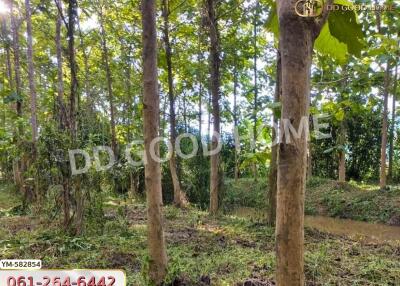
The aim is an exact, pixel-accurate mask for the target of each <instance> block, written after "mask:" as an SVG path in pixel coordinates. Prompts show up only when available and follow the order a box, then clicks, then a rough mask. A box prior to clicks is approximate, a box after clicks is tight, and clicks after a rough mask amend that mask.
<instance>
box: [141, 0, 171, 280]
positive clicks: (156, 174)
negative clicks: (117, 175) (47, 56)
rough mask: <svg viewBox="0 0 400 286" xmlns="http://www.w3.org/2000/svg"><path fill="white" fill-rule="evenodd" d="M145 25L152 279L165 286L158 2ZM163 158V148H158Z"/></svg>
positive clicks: (151, 0) (146, 3)
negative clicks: (156, 157)
mask: <svg viewBox="0 0 400 286" xmlns="http://www.w3.org/2000/svg"><path fill="white" fill-rule="evenodd" d="M141 9H142V25H143V90H144V98H143V101H144V102H143V123H144V144H145V153H146V156H147V160H148V163H147V164H146V165H145V184H146V192H147V216H148V217H147V219H148V247H149V254H150V262H149V264H150V265H149V268H150V269H149V275H150V279H151V281H152V283H154V284H156V285H161V284H162V282H163V280H164V278H165V275H166V267H167V254H166V250H165V239H164V231H163V216H162V193H161V192H162V190H161V169H160V164H159V163H158V162H156V161H154V159H153V158H152V157H151V155H150V144H151V142H152V140H154V139H155V138H156V137H157V136H158V128H159V122H160V118H159V113H160V107H159V104H160V97H159V93H158V81H157V34H156V5H155V0H143V1H142V7H141ZM154 151H155V153H156V155H158V154H159V151H160V150H159V144H156V146H155V150H154Z"/></svg>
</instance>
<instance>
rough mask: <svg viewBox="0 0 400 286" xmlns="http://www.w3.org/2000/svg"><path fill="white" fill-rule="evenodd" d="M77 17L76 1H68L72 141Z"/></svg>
mask: <svg viewBox="0 0 400 286" xmlns="http://www.w3.org/2000/svg"><path fill="white" fill-rule="evenodd" d="M77 18H78V2H77V0H69V1H68V56H69V66H70V72H71V89H70V96H69V114H68V126H69V129H70V132H71V137H72V139H73V141H75V140H76V136H77V122H76V102H77V98H78V78H77V72H78V67H77V63H76V52H75V25H76V21H77Z"/></svg>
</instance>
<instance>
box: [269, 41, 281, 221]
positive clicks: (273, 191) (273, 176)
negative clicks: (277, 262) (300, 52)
mask: <svg viewBox="0 0 400 286" xmlns="http://www.w3.org/2000/svg"><path fill="white" fill-rule="evenodd" d="M281 95H282V62H281V53H280V51H279V48H278V49H277V55H276V84H275V96H274V102H275V103H278V102H280V98H281ZM272 120H273V123H274V125H275V126H276V127H277V126H278V124H279V118H278V117H277V116H276V115H275V112H274V113H273V115H272ZM277 136H279V134H277V132H276V130H275V128H272V142H273V143H275V144H273V145H272V147H271V161H270V164H269V174H268V185H269V190H268V202H269V210H268V224H269V225H275V221H276V197H277V192H278V184H277V179H278V144H277Z"/></svg>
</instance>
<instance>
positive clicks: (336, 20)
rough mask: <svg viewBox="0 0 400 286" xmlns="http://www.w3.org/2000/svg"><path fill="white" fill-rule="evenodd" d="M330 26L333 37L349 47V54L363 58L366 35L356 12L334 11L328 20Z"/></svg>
mask: <svg viewBox="0 0 400 286" xmlns="http://www.w3.org/2000/svg"><path fill="white" fill-rule="evenodd" d="M328 25H329V30H330V33H331V35H332V36H333V37H335V38H336V39H338V40H339V41H340V42H341V43H344V44H346V45H347V50H348V53H349V54H352V55H355V56H357V57H360V56H361V50H362V49H363V47H364V40H363V38H364V34H363V32H362V26H361V24H359V23H358V22H357V17H356V14H355V13H354V11H345V10H340V9H339V10H337V11H332V12H331V13H330V15H329V18H328Z"/></svg>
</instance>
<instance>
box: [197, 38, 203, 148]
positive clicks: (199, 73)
mask: <svg viewBox="0 0 400 286" xmlns="http://www.w3.org/2000/svg"><path fill="white" fill-rule="evenodd" d="M202 59H203V58H202V53H201V40H200V36H199V54H198V62H199V69H198V77H199V78H198V81H199V138H200V140H201V136H202V132H201V127H202V116H203V110H202V105H203V77H202V73H201V69H200V65H201V62H202Z"/></svg>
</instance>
